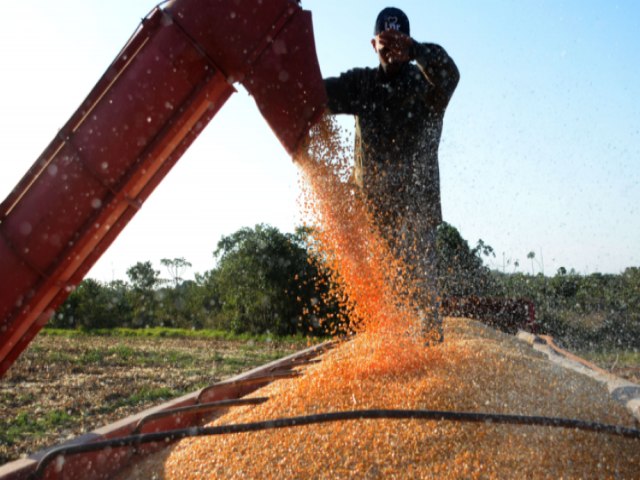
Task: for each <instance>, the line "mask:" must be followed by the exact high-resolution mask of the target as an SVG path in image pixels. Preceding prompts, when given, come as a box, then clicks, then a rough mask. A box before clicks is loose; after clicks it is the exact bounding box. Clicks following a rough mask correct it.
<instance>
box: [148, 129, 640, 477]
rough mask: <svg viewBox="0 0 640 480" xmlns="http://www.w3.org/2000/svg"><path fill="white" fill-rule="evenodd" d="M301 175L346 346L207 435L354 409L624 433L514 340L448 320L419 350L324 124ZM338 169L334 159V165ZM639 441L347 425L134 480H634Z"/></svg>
mask: <svg viewBox="0 0 640 480" xmlns="http://www.w3.org/2000/svg"><path fill="white" fill-rule="evenodd" d="M313 135H315V138H314V139H313V140H312V142H311V144H310V146H309V147H308V151H309V153H308V154H307V155H301V156H300V157H299V158H298V162H299V164H300V166H301V168H302V169H303V171H304V173H305V175H306V181H307V185H308V189H309V192H308V193H309V195H308V196H307V198H306V199H305V200H304V205H303V207H304V209H307V210H309V211H310V215H309V217H310V218H312V220H313V221H314V224H315V225H320V228H319V229H318V232H317V234H316V239H317V244H316V245H314V248H316V251H317V253H318V255H319V256H320V257H321V258H323V260H324V262H325V265H326V266H327V268H328V270H329V273H330V276H331V278H332V280H333V282H334V284H335V292H334V293H336V294H338V295H342V297H341V298H342V299H343V302H344V306H346V307H347V308H348V309H349V312H350V313H349V316H350V318H351V320H352V321H353V325H352V329H353V330H354V331H356V332H357V335H355V336H354V337H352V339H351V340H349V341H345V342H343V343H341V344H340V345H339V346H338V347H337V348H335V349H334V350H331V351H330V352H328V353H326V354H325V355H324V356H323V359H322V362H321V363H319V364H315V365H312V366H310V367H308V368H307V369H306V370H305V371H304V375H303V376H302V377H300V378H296V379H291V380H280V381H278V382H276V383H274V384H271V385H269V386H267V387H265V388H262V389H260V390H259V391H257V392H256V393H255V395H256V396H268V397H269V401H268V402H266V403H264V404H262V405H259V406H252V407H242V408H238V409H233V410H231V411H230V412H228V413H227V414H225V415H224V416H222V417H221V418H219V419H217V420H216V421H215V422H213V423H212V424H211V425H212V426H214V425H224V424H233V423H248V422H256V421H264V420H270V419H276V418H282V417H293V416H299V415H310V414H317V413H326V412H339V411H348V410H363V409H405V410H409V409H425V410H447V411H469V412H487V413H502V414H514V415H540V416H552V417H566V418H575V419H581V420H589V421H597V422H604V423H614V424H620V425H626V426H633V419H632V418H631V416H630V415H628V413H627V412H626V410H625V409H624V407H622V406H620V405H617V404H615V403H613V401H612V400H611V399H610V398H609V396H608V393H607V392H606V390H605V389H604V387H602V386H601V385H599V384H597V383H596V382H595V381H594V380H592V379H589V378H587V377H584V376H580V375H579V374H576V373H573V372H569V371H566V370H564V369H562V368H560V367H558V366H556V365H554V364H552V363H551V362H549V361H548V360H547V359H546V358H545V357H543V356H541V355H540V354H537V353H535V352H534V351H533V350H532V349H531V348H530V347H529V346H527V345H524V344H521V343H519V342H518V341H517V340H516V339H515V338H513V337H509V336H507V335H504V334H501V333H498V332H496V331H494V330H492V329H489V328H488V327H485V326H483V325H481V324H479V323H476V322H472V321H469V320H464V319H446V322H445V342H444V343H443V344H440V345H438V346H435V347H431V348H425V347H424V338H423V337H422V336H421V335H419V334H417V333H416V332H417V331H418V330H419V328H418V327H419V321H418V320H417V318H418V317H417V310H416V307H415V305H414V304H413V302H412V298H414V295H413V293H412V292H411V285H410V284H409V282H407V281H406V278H407V277H406V275H405V274H404V273H403V272H406V268H405V267H404V266H403V265H401V264H399V263H398V262H397V261H396V260H395V259H393V258H392V256H391V255H390V253H389V250H388V248H387V247H386V244H385V242H383V241H381V239H380V236H379V235H378V234H377V233H376V231H375V228H374V227H373V222H372V221H371V217H370V215H368V213H367V211H366V207H365V205H364V203H363V202H362V200H361V199H359V197H358V193H357V192H355V191H354V190H353V188H352V187H351V186H350V183H349V182H348V181H347V180H346V177H348V169H347V168H345V165H346V162H344V161H343V158H344V152H343V151H342V150H341V148H342V147H341V146H340V144H339V142H338V141H337V140H336V136H337V132H336V130H335V126H334V125H333V124H332V123H331V122H330V121H325V122H323V123H322V124H321V126H320V128H319V130H316V131H315V132H314V134H313ZM336 159H337V160H336ZM639 453H640V442H638V441H636V440H629V439H624V438H622V437H617V436H612V435H605V434H596V433H591V432H584V431H574V430H567V429H559V428H551V427H536V426H512V425H495V424H478V423H460V422H456V423H454V422H445V421H430V420H429V421H427V420H357V421H344V422H334V423H327V424H318V425H312V426H304V427H292V428H285V429H277V430H268V431H263V432H256V433H242V434H228V435H223V436H212V437H200V438H194V439H187V440H184V441H182V442H180V443H179V444H177V446H176V447H174V448H172V449H171V450H170V451H168V452H164V453H162V454H160V455H156V456H155V457H152V459H151V460H150V461H147V462H145V463H144V464H142V465H140V466H139V467H137V472H138V475H139V478H168V479H188V478H193V479H196V478H197V479H201V478H243V479H244V478H299V479H304V478H327V479H329V478H331V479H334V478H432V477H439V478H440V477H449V478H593V477H595V478H639V477H640V460H639Z"/></svg>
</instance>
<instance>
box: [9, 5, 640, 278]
mask: <svg viewBox="0 0 640 480" xmlns="http://www.w3.org/2000/svg"><path fill="white" fill-rule="evenodd" d="M155 4H156V2H153V1H151V2H149V1H143V0H139V1H131V0H112V1H110V2H101V1H98V0H82V1H81V0H63V1H60V2H55V3H54V2H47V1H44V0H22V1H21V2H11V3H9V4H7V5H6V6H5V9H4V18H5V19H7V20H8V21H7V22H5V25H4V27H3V29H2V30H1V31H0V64H1V65H2V72H3V73H4V75H3V82H2V87H1V88H0V132H1V133H0V152H2V155H1V156H0V169H1V170H0V171H1V172H2V174H1V175H0V196H2V197H4V196H6V195H7V194H8V192H9V191H10V190H11V188H12V187H13V185H14V184H15V183H16V182H17V181H18V180H19V178H20V177H21V176H22V175H23V174H24V172H26V170H27V169H28V168H29V167H30V166H31V164H32V163H33V162H34V160H35V159H36V158H37V156H38V155H39V154H40V153H41V152H42V150H43V149H44V148H45V147H46V145H47V144H48V143H49V141H50V140H51V139H52V138H53V136H54V135H55V133H56V131H57V129H58V128H60V127H61V126H62V125H63V124H64V123H65V122H66V120H67V118H68V117H69V116H70V115H71V114H72V113H73V111H74V110H75V109H76V108H77V106H78V105H79V103H80V102H81V101H82V100H83V98H84V97H85V96H86V94H87V93H89V91H90V89H91V88H92V87H93V85H94V84H95V82H96V81H97V80H98V78H99V77H100V75H101V74H102V73H103V72H104V70H105V69H106V68H107V66H108V65H109V63H110V62H111V61H112V60H113V58H114V57H115V55H116V54H117V52H118V51H119V50H120V48H121V47H122V46H123V45H124V43H125V42H126V40H127V39H128V38H129V36H130V35H131V33H132V32H133V31H134V30H135V28H136V26H137V25H138V23H139V21H140V18H141V17H143V16H144V15H145V14H146V13H147V12H148V11H149V10H150V9H151V8H152V7H153V6H154V5H155ZM302 5H303V7H304V8H306V9H308V10H311V11H312V12H313V18H314V28H315V33H316V46H317V49H318V57H319V62H320V67H321V69H322V72H323V74H324V75H325V76H330V75H336V74H338V73H340V72H341V71H344V70H346V69H348V68H351V67H354V66H367V65H369V66H372V65H375V64H376V57H375V54H374V53H373V51H372V49H371V45H370V43H369V40H370V39H371V35H372V29H373V22H374V19H375V16H376V15H377V13H378V11H379V10H380V9H381V8H383V7H385V6H388V5H389V3H388V2H386V1H385V2H379V1H350V2H344V1H342V2H337V1H334V0H306V1H303V2H302ZM395 6H398V7H400V8H402V9H404V10H405V11H406V13H407V14H408V15H409V17H410V19H411V23H412V34H413V36H414V38H416V39H417V40H419V41H429V42H435V43H439V44H441V45H442V46H444V47H445V48H446V49H447V51H448V52H449V54H450V55H451V56H452V57H453V58H454V60H455V61H456V63H457V65H458V67H459V69H460V71H461V76H462V78H461V82H460V84H459V87H458V90H457V91H456V93H455V95H454V97H453V99H452V101H451V104H450V106H449V109H448V111H447V114H446V118H445V130H444V134H443V140H442V144H441V148H440V167H441V177H442V178H441V181H442V201H443V213H444V217H445V220H446V221H448V222H449V223H451V224H453V225H454V226H456V227H457V228H458V229H459V230H460V231H461V233H462V234H463V236H464V237H465V238H466V239H468V240H469V242H470V243H471V244H475V242H476V240H477V239H479V238H482V239H483V240H484V241H485V242H486V243H488V244H490V245H492V246H493V247H494V249H495V251H496V258H495V259H493V260H492V265H493V266H494V267H495V268H499V269H503V268H504V269H506V270H507V271H512V270H513V268H514V267H513V262H514V261H515V260H518V261H519V262H520V270H525V271H530V270H531V262H530V261H528V260H527V258H526V256H527V253H528V252H529V251H532V250H533V251H534V252H535V253H536V262H535V264H534V268H535V270H536V271H539V270H540V269H541V268H544V271H545V273H547V274H553V273H554V272H555V271H556V270H557V268H559V267H560V266H565V267H566V268H572V267H573V268H575V269H576V270H577V271H579V272H581V273H588V272H593V271H602V272H614V273H615V272H619V271H621V270H623V269H624V268H625V267H627V266H640V240H639V239H640V211H639V208H638V205H640V185H639V184H640V168H639V167H640V101H639V100H638V99H639V98H640V53H639V52H638V45H640V3H638V2H635V1H631V0H627V1H619V2H607V1H577V0H573V1H560V0H556V1H552V0H535V1H534V0H526V1H522V2H512V1H506V0H502V1H499V0H493V1H491V0H487V1H483V2H478V1H463V0H458V1H455V0H454V1H448V2H431V1H429V2H425V1H422V0H421V1H418V0H415V1H399V2H396V3H395ZM352 123H353V122H352V120H351V119H345V120H344V124H345V125H352ZM297 191H298V187H297V173H296V168H295V167H294V166H293V164H292V163H291V160H290V158H289V157H288V156H287V154H286V153H285V151H284V150H283V149H282V147H281V146H280V145H279V143H278V141H277V139H276V138H275V136H274V135H273V134H272V133H271V131H270V130H269V128H268V127H267V126H266V124H265V122H264V120H263V119H262V117H261V116H260V114H259V112H258V110H257V108H256V107H255V106H254V105H253V102H252V100H251V99H250V98H249V97H248V96H247V95H246V94H245V93H244V92H243V91H240V92H239V93H238V94H236V95H234V96H233V97H232V99H231V100H229V102H228V103H227V105H225V107H223V109H222V110H221V111H220V113H219V114H218V115H217V116H216V117H215V118H214V119H213V121H212V122H211V124H210V125H209V127H208V128H207V129H206V130H205V132H204V133H203V134H202V135H201V136H200V137H199V138H198V140H197V141H196V143H195V144H194V145H193V146H192V148H191V149H190V150H189V151H188V152H187V153H186V154H185V155H184V157H183V158H182V159H181V160H180V162H179V163H178V165H177V166H176V167H175V168H174V170H173V171H172V172H171V173H170V174H169V175H168V177H167V178H166V179H165V181H164V182H163V183H162V184H161V185H160V186H159V187H158V188H157V189H156V191H155V192H154V194H153V195H152V196H151V198H150V199H149V200H148V201H147V202H146V204H145V206H144V207H143V209H142V211H141V212H140V213H138V214H137V216H136V218H134V220H133V221H132V222H131V223H130V224H129V226H128V227H127V228H126V229H125V230H124V232H123V233H122V234H121V235H120V237H119V238H118V239H117V240H116V242H115V243H114V244H113V246H112V248H111V249H110V250H109V251H108V252H107V253H106V254H105V255H104V256H103V257H102V259H101V260H100V261H99V262H98V263H97V264H96V266H95V267H94V269H93V270H92V271H91V272H90V276H92V277H94V278H98V279H101V280H111V279H113V278H123V279H124V278H125V271H126V269H127V268H128V267H129V266H131V265H133V264H134V263H135V262H136V261H139V260H151V261H152V262H153V263H154V265H155V266H156V268H158V269H160V268H161V267H160V259H161V258H174V257H185V258H186V259H187V260H188V261H190V262H191V263H193V265H194V267H193V271H198V272H203V271H205V270H207V269H209V268H211V267H212V265H213V263H212V252H213V250H214V249H215V245H216V243H217V241H218V239H219V238H220V236H221V235H224V234H230V233H232V232H234V231H235V230H236V229H237V228H240V227H241V226H245V225H249V226H251V225H254V224H255V223H258V222H265V223H270V224H272V225H275V226H277V227H279V228H280V229H282V230H286V231H291V230H292V229H293V227H294V225H296V224H297V223H298V222H299V218H298V214H297V205H296V198H297Z"/></svg>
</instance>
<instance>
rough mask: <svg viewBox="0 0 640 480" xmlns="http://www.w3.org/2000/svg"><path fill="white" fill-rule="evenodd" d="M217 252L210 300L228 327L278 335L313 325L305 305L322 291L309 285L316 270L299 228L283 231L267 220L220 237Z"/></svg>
mask: <svg viewBox="0 0 640 480" xmlns="http://www.w3.org/2000/svg"><path fill="white" fill-rule="evenodd" d="M214 256H215V258H216V259H217V261H218V267H217V269H216V271H215V273H210V274H209V275H208V280H209V281H210V282H211V283H212V284H214V285H210V288H209V292H210V296H209V301H212V302H216V303H219V305H220V308H221V310H220V311H221V315H222V317H223V318H224V319H225V321H226V323H227V325H228V327H229V328H231V329H233V330H235V331H238V332H251V333H261V332H267V331H269V332H272V333H275V334H278V335H285V334H292V333H295V332H296V331H297V330H298V329H299V328H300V327H302V328H309V327H311V328H312V329H313V325H307V324H305V322H307V321H309V319H310V316H305V308H308V305H309V304H310V303H313V302H314V297H313V296H314V295H316V296H317V295H319V294H318V293H317V292H315V291H314V287H313V285H311V284H312V283H313V277H314V275H317V270H315V268H314V267H313V265H312V264H311V263H310V262H309V258H308V254H307V250H306V249H305V248H304V239H303V238H302V236H301V233H300V232H298V233H296V234H288V233H287V234H283V233H281V232H280V231H279V230H278V229H276V228H274V227H271V226H268V225H263V224H261V225H256V226H255V227H254V228H253V229H251V228H242V229H240V230H238V231H237V232H235V233H233V234H231V235H229V236H225V237H222V239H221V240H220V241H219V242H218V247H217V249H216V251H215V252H214ZM315 301H319V300H318V299H317V298H316V299H315Z"/></svg>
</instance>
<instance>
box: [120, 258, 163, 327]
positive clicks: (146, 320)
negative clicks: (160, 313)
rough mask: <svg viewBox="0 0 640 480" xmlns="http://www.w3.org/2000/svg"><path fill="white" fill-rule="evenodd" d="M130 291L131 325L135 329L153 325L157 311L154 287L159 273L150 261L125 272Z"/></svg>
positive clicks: (157, 281)
mask: <svg viewBox="0 0 640 480" xmlns="http://www.w3.org/2000/svg"><path fill="white" fill-rule="evenodd" d="M127 276H128V277H129V281H130V282H131V284H132V286H133V288H132V290H131V306H132V324H133V326H135V327H141V326H146V325H153V324H154V320H155V315H156V309H157V305H158V302H157V298H156V291H155V289H156V287H157V286H158V285H159V284H160V272H159V271H158V270H154V268H153V265H152V264H151V262H150V261H146V262H138V263H136V264H135V265H133V266H132V267H129V269H128V270H127Z"/></svg>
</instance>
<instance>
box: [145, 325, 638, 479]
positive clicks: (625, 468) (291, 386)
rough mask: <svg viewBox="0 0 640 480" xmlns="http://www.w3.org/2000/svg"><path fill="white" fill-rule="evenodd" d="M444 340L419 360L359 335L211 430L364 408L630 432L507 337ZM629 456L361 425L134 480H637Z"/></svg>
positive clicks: (186, 459) (199, 459)
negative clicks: (484, 415) (602, 425)
mask: <svg viewBox="0 0 640 480" xmlns="http://www.w3.org/2000/svg"><path fill="white" fill-rule="evenodd" d="M445 334H446V337H447V341H446V342H445V343H444V344H442V345H441V346H438V347H435V348H429V349H425V348H424V347H421V345H420V344H419V343H417V342H413V341H411V340H410V339H407V338H389V339H388V343H386V344H384V345H379V344H378V342H377V341H376V340H374V341H373V342H372V341H371V340H372V339H370V338H367V334H362V335H359V336H357V338H355V339H354V340H352V341H350V342H347V343H344V344H343V345H342V346H340V347H339V348H337V349H335V350H333V351H330V352H328V353H327V354H325V356H324V357H323V361H322V362H321V363H319V364H317V365H314V366H312V367H309V368H307V369H306V371H305V373H304V376H302V377H300V378H299V379H293V380H286V381H278V382H277V383H275V384H272V385H270V386H268V387H265V388H263V389H261V390H259V391H258V392H256V394H255V395H257V396H268V397H270V400H269V401H268V402H267V403H265V404H263V405H260V406H257V407H243V408H239V409H236V410H233V411H231V412H230V413H228V414H226V415H225V416H224V417H222V418H220V419H219V420H218V421H216V422H214V423H213V424H212V425H221V424H228V423H239V422H242V423H244V422H251V421H260V420H266V419H274V418H279V417H289V416H296V415H303V414H312V413H320V412H328V411H343V410H354V409H368V408H385V409H393V408H397V409H435V410H459V411H477V412H495V413H509V414H528V415H546V416H559V417H568V418H579V419H583V420H592V421H600V422H607V423H615V424H621V425H627V426H632V425H633V423H632V420H631V418H630V416H629V415H628V414H627V412H626V410H625V409H624V408H623V407H622V406H619V405H617V404H615V403H613V402H612V401H611V400H610V398H609V397H608V394H607V392H606V391H605V389H604V388H603V387H602V386H601V385H599V384H597V383H596V382H595V381H593V380H591V379H589V378H587V377H584V376H581V375H579V374H577V373H573V372H568V371H566V370H564V369H562V368H560V367H558V366H555V365H553V364H551V363H550V362H549V361H548V360H546V359H545V358H544V357H543V356H541V355H539V354H537V353H535V352H534V351H533V350H531V349H530V348H529V347H528V346H526V345H524V344H521V343H519V342H518V341H517V340H515V339H514V338H512V337H508V336H506V335H504V334H501V333H498V332H495V331H492V330H491V329H489V328H488V327H485V326H483V325H481V324H478V323H475V322H472V321H468V320H463V319H447V322H446V329H445ZM387 347H389V348H390V350H391V352H390V353H391V355H388V356H383V355H382V354H383V352H384V351H386V350H387ZM639 453H640V442H638V441H636V440H629V439H624V438H621V437H614V436H610V435H605V434H596V433H591V432H578V431H572V430H565V429H557V428H551V427H535V426H512V425H485V424H475V423H474V424H472V423H452V422H444V421H417V420H362V421H350V422H341V423H340V422H338V423H332V424H323V425H315V426H306V427H295V428H289V429H279V430H272V431H266V432H257V433H243V434H232V435H225V436H215V437H202V438H196V439H189V440H185V441H182V442H181V443H180V444H179V445H178V446H177V447H175V448H174V449H173V451H172V452H171V453H170V454H169V456H168V457H167V459H166V461H165V462H164V464H163V465H158V464H156V465H155V471H154V472H152V473H151V472H149V471H148V470H144V475H142V476H141V478H171V479H187V478H194V479H195V478H430V477H449V478H490V477H493V478H638V472H640V459H639V456H638V454H639Z"/></svg>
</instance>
